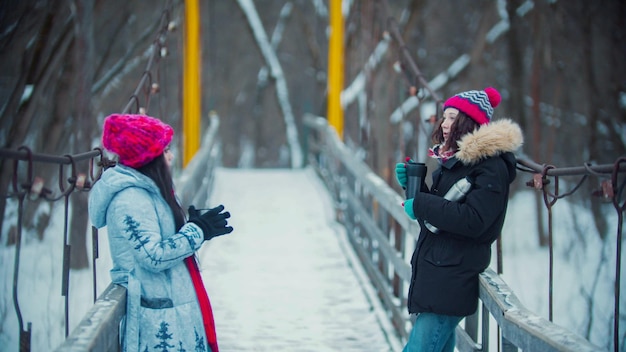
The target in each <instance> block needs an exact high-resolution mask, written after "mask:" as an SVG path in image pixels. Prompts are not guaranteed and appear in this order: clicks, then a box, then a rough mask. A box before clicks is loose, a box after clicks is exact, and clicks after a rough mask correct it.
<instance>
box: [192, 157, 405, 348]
mask: <svg viewBox="0 0 626 352" xmlns="http://www.w3.org/2000/svg"><path fill="white" fill-rule="evenodd" d="M209 203H210V204H209V205H210V206H215V205H217V204H224V205H225V207H226V209H227V210H229V211H230V212H231V214H232V218H231V220H230V224H231V225H232V226H233V227H234V228H235V231H234V232H233V233H232V234H230V235H227V236H223V237H218V238H216V239H213V240H212V241H211V242H209V243H207V245H205V246H204V247H203V248H202V250H201V251H200V253H199V255H200V265H201V270H202V275H203V278H204V282H205V285H206V288H207V291H208V292H209V297H210V298H211V303H212V305H213V310H214V314H215V320H216V326H217V335H218V341H219V344H220V350H221V351H226V352H228V351H298V352H299V351H317V352H319V351H359V352H360V351H397V350H400V349H401V347H399V342H398V341H397V339H396V338H395V336H393V333H391V332H390V329H389V328H388V325H385V324H386V322H385V321H384V320H385V319H384V317H383V318H381V317H382V314H384V313H382V312H381V311H380V309H379V308H378V307H377V306H376V304H375V303H374V304H372V301H371V300H370V299H368V297H370V295H369V294H368V292H370V293H371V287H368V286H367V285H369V283H367V282H366V279H365V278H364V277H363V274H362V269H361V268H360V267H359V266H358V263H356V262H354V257H353V256H354V254H353V253H352V251H351V249H350V248H349V247H348V246H347V242H346V240H345V233H343V232H342V231H341V230H340V228H339V226H338V225H337V224H336V223H335V222H334V220H333V210H332V204H331V200H330V198H329V195H328V194H327V193H326V190H325V188H324V186H323V184H322V183H321V181H320V180H319V179H318V178H317V176H316V175H315V173H314V172H313V171H312V170H310V169H304V170H275V169H273V170H258V169H256V170H241V169H224V168H218V169H217V170H216V179H215V186H214V189H213V194H212V197H211V200H210V202H209Z"/></svg>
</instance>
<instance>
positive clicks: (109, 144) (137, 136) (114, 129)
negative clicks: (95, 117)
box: [102, 114, 174, 168]
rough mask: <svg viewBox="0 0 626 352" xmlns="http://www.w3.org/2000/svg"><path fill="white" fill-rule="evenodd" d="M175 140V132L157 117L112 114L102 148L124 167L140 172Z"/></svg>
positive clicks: (105, 131) (107, 124)
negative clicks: (140, 169)
mask: <svg viewBox="0 0 626 352" xmlns="http://www.w3.org/2000/svg"><path fill="white" fill-rule="evenodd" d="M173 136H174V129H173V128H172V127H171V126H170V125H168V124H166V123H163V122H161V121H160V120H159V119H156V118H154V117H150V116H146V115H133V114H112V115H109V116H107V117H106V118H105V119H104V127H103V131H102V145H104V148H106V149H107V150H108V151H110V152H112V153H115V154H117V156H119V162H120V164H122V165H126V166H130V167H132V168H140V167H142V166H144V165H146V164H147V163H149V162H150V161H152V160H154V159H155V158H156V157H158V156H159V155H161V154H163V151H164V150H165V147H167V146H168V145H169V144H170V142H171V141H172V137H173Z"/></svg>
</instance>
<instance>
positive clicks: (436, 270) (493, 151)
mask: <svg viewBox="0 0 626 352" xmlns="http://www.w3.org/2000/svg"><path fill="white" fill-rule="evenodd" d="M522 143H523V137H522V132H521V130H520V128H519V126H518V125H517V124H516V123H514V122H513V121H511V120H508V119H502V120H498V121H494V122H491V123H489V124H486V125H482V126H481V127H480V128H479V129H478V130H476V131H474V132H473V133H470V134H467V135H465V136H464V137H462V138H461V140H460V141H459V143H458V144H459V150H458V152H457V153H456V154H455V156H454V157H452V158H451V159H448V160H447V161H445V162H444V163H442V164H441V165H440V167H439V168H438V169H437V170H436V171H434V172H433V174H432V178H433V182H432V186H431V189H430V191H429V192H418V194H417V195H416V197H415V199H414V202H413V212H414V214H415V216H416V218H417V219H418V222H419V224H420V226H421V231H420V235H419V238H418V240H417V244H416V248H415V251H414V252H413V256H412V258H411V266H412V279H411V284H410V286H409V297H408V310H409V313H421V312H431V313H436V314H445V315H454V316H467V315H471V314H473V313H474V312H475V311H476V308H477V306H478V274H479V273H481V272H482V271H484V270H485V269H486V268H487V267H488V266H489V262H490V260H491V244H492V243H493V242H494V241H495V240H496V238H497V237H498V236H499V235H500V232H501V230H502V226H503V224H504V218H505V215H506V210H507V204H508V199H509V185H510V183H511V182H513V180H514V179H515V173H516V172H515V164H516V159H515V156H514V155H513V152H514V151H515V150H517V149H518V148H519V147H520V146H521V145H522ZM464 177H469V179H470V180H471V183H472V188H471V190H470V191H469V193H468V194H467V195H466V197H465V198H464V199H463V200H461V201H448V200H445V199H444V198H443V197H444V195H445V194H446V192H447V191H448V190H449V189H450V187H451V186H452V185H453V184H454V183H456V182H457V181H458V180H459V179H462V178H464ZM424 221H428V222H429V223H430V224H432V225H434V226H435V227H436V228H438V229H439V231H438V232H437V233H433V232H431V231H429V230H428V228H427V227H426V226H424Z"/></svg>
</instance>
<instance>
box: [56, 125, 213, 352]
mask: <svg viewBox="0 0 626 352" xmlns="http://www.w3.org/2000/svg"><path fill="white" fill-rule="evenodd" d="M218 129H219V117H218V116H217V115H216V114H211V116H210V125H209V128H208V129H207V131H206V133H205V134H204V136H203V138H202V144H201V146H200V150H198V151H197V152H196V154H195V155H194V157H193V158H192V159H191V161H190V162H189V164H188V165H187V166H186V167H185V168H184V170H183V171H182V172H181V173H180V175H178V176H177V177H176V180H175V183H176V190H177V195H178V197H179V200H180V203H181V205H182V206H183V207H187V206H189V205H190V204H204V203H205V202H206V201H207V199H208V198H209V196H210V193H211V190H212V187H213V175H214V172H213V169H214V168H215V166H217V165H218V164H219V162H220V161H221V144H220V140H219V135H218ZM92 230H93V231H95V232H96V233H97V229H95V228H93V229H92ZM96 238H97V235H96ZM94 266H95V263H94ZM94 271H95V268H94ZM125 314H126V288H124V287H123V286H120V285H117V284H113V283H111V284H109V286H108V287H107V288H106V289H105V290H104V292H103V293H102V294H101V295H100V296H99V297H98V299H97V300H96V302H95V303H94V305H93V307H92V308H91V309H90V310H89V311H88V312H87V314H85V316H84V317H83V319H82V320H81V322H80V323H79V324H78V325H77V326H76V328H74V330H73V331H72V333H71V334H70V335H69V336H68V337H67V338H66V339H65V341H64V342H63V343H62V344H61V345H60V346H59V347H57V348H56V349H55V352H70V351H74V352H76V351H92V352H111V351H119V350H120V343H119V337H120V334H119V325H120V322H121V320H122V319H123V317H124V315H125Z"/></svg>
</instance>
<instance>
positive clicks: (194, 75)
mask: <svg viewBox="0 0 626 352" xmlns="http://www.w3.org/2000/svg"><path fill="white" fill-rule="evenodd" d="M184 39H185V46H184V60H183V63H184V64H183V65H184V66H183V71H184V72H183V135H182V140H183V167H185V166H187V164H188V163H189V161H191V159H192V158H193V156H194V155H195V154H196V152H197V151H198V149H199V148H200V133H201V131H200V116H201V114H202V105H201V94H200V91H201V90H200V88H201V82H200V81H201V71H200V67H201V64H200V58H201V56H202V47H201V45H200V9H199V5H198V0H185V38H184Z"/></svg>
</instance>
